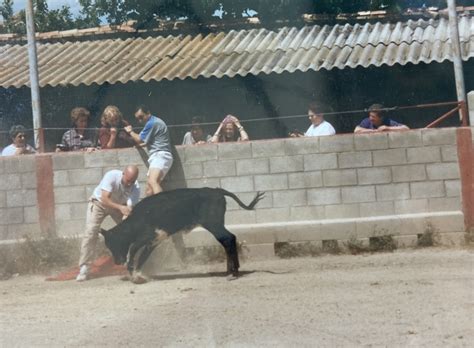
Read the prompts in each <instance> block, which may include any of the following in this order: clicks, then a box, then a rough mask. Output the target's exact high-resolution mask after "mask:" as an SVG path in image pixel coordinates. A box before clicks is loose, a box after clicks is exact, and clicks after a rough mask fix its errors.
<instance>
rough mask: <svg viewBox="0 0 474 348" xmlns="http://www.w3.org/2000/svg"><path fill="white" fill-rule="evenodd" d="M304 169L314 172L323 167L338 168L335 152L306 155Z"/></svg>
mask: <svg viewBox="0 0 474 348" xmlns="http://www.w3.org/2000/svg"><path fill="white" fill-rule="evenodd" d="M303 160H304V170H305V171H307V172H312V171H316V170H322V169H337V156H336V154H335V153H327V154H314V155H304V157H303Z"/></svg>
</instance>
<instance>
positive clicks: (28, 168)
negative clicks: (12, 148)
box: [0, 155, 40, 240]
mask: <svg viewBox="0 0 474 348" xmlns="http://www.w3.org/2000/svg"><path fill="white" fill-rule="evenodd" d="M1 159H2V160H1V161H0V240H14V239H17V238H22V237H23V236H24V235H26V234H29V235H38V234H39V233H40V225H39V218H38V209H37V194H36V192H37V191H36V185H37V182H36V162H35V156H33V155H27V156H18V157H2V158H1Z"/></svg>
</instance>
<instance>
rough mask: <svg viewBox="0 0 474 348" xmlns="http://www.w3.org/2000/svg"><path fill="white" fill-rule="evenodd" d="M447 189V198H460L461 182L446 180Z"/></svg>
mask: <svg viewBox="0 0 474 348" xmlns="http://www.w3.org/2000/svg"><path fill="white" fill-rule="evenodd" d="M444 186H445V187H446V196H448V197H460V196H461V180H446V181H445V182H444Z"/></svg>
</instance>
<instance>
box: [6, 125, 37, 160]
mask: <svg viewBox="0 0 474 348" xmlns="http://www.w3.org/2000/svg"><path fill="white" fill-rule="evenodd" d="M10 137H11V138H12V143H11V144H10V145H8V146H7V147H5V148H4V149H3V151H2V156H16V155H27V154H30V153H36V150H35V149H34V148H33V147H32V146H30V145H28V144H27V143H26V129H25V127H23V126H22V125H16V126H13V127H12V128H10Z"/></svg>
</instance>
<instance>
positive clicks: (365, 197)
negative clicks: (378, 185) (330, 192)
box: [341, 186, 375, 203]
mask: <svg viewBox="0 0 474 348" xmlns="http://www.w3.org/2000/svg"><path fill="white" fill-rule="evenodd" d="M341 193H342V202H343V203H362V202H373V201H375V188H374V186H354V187H343V188H341Z"/></svg>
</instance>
